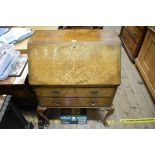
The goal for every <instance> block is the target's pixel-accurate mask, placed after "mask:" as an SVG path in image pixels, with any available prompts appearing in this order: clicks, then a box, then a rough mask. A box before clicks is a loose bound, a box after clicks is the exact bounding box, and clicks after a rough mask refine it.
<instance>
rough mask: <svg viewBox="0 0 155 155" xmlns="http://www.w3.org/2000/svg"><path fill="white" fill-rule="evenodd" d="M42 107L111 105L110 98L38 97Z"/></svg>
mask: <svg viewBox="0 0 155 155" xmlns="http://www.w3.org/2000/svg"><path fill="white" fill-rule="evenodd" d="M38 102H39V105H41V106H44V107H102V106H111V105H112V98H43V97H42V98H38Z"/></svg>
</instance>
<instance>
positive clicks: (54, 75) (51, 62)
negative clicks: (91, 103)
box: [28, 30, 120, 87]
mask: <svg viewBox="0 0 155 155" xmlns="http://www.w3.org/2000/svg"><path fill="white" fill-rule="evenodd" d="M101 33H102V30H57V31H38V32H36V33H35V35H34V36H33V37H32V38H31V40H30V44H29V46H28V53H29V83H30V84H32V85H49V86H73V87H74V86H77V87H78V86H79V87H80V86H82V87H88V86H92V87H94V86H97V87H98V86H99V87H100V86H103V85H119V84H120V44H118V43H117V44H103V42H102V41H101V40H102V37H101V35H100V34H101ZM71 40H79V41H80V42H76V43H72V42H71V43H68V42H67V43H66V42H63V41H71ZM61 41H62V42H61ZM85 41H89V43H87V42H85ZM94 41H95V44H94V43H93V42H94ZM96 41H97V42H96ZM52 42H60V43H59V44H57V43H52Z"/></svg>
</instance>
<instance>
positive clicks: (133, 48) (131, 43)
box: [122, 29, 137, 57]
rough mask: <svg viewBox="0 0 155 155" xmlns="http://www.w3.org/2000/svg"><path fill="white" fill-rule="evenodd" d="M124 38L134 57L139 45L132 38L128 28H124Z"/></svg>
mask: <svg viewBox="0 0 155 155" xmlns="http://www.w3.org/2000/svg"><path fill="white" fill-rule="evenodd" d="M122 39H123V41H124V43H125V44H126V46H127V48H128V50H129V52H130V55H131V56H132V57H134V54H135V51H136V47H137V45H136V44H135V43H134V41H133V40H132V38H131V37H130V35H129V33H128V32H127V30H126V29H123V34H122Z"/></svg>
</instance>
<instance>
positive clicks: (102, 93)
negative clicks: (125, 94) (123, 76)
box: [33, 87, 116, 97]
mask: <svg viewBox="0 0 155 155" xmlns="http://www.w3.org/2000/svg"><path fill="white" fill-rule="evenodd" d="M33 90H34V92H35V94H36V96H38V97H113V96H114V94H115V91H116V88H51V87H34V88H33Z"/></svg>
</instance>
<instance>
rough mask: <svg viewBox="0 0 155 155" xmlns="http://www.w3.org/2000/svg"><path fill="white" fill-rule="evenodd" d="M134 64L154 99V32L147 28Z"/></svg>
mask: <svg viewBox="0 0 155 155" xmlns="http://www.w3.org/2000/svg"><path fill="white" fill-rule="evenodd" d="M136 64H137V66H138V68H139V70H140V72H141V74H142V76H143V78H144V80H145V82H146V84H147V86H148V88H149V90H150V92H151V94H152V96H153V98H154V100H155V33H154V32H153V31H152V30H148V32H147V35H146V37H145V40H144V43H143V46H142V48H141V51H140V53H139V56H138V58H137V59H136Z"/></svg>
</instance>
